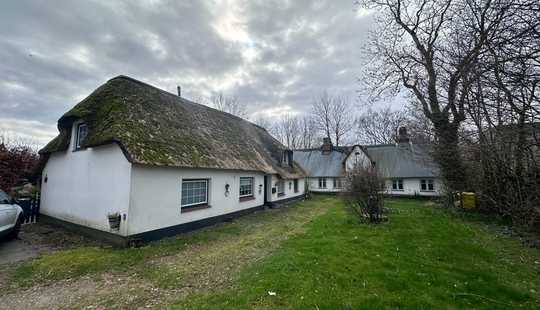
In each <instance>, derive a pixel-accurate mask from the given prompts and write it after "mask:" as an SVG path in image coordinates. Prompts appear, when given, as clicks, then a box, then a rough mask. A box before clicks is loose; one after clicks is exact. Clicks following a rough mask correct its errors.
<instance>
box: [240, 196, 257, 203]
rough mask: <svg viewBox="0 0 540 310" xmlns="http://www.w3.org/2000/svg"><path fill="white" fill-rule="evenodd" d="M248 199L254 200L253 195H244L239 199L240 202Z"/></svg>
mask: <svg viewBox="0 0 540 310" xmlns="http://www.w3.org/2000/svg"><path fill="white" fill-rule="evenodd" d="M250 200H255V196H245V197H240V199H239V201H240V202H244V201H250Z"/></svg>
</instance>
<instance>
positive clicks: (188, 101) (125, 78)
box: [107, 74, 268, 132]
mask: <svg viewBox="0 0 540 310" xmlns="http://www.w3.org/2000/svg"><path fill="white" fill-rule="evenodd" d="M114 80H128V81H130V82H133V83H136V84H139V85H141V86H145V87H150V88H153V89H155V90H157V91H160V92H162V93H164V94H166V95H168V96H173V97H174V98H175V99H176V100H181V101H182V102H184V103H188V104H195V105H198V106H201V107H203V108H206V109H210V110H214V111H216V112H219V113H223V114H226V115H228V116H232V117H234V118H237V119H239V120H241V121H244V122H247V123H249V124H251V125H253V126H256V127H258V128H260V129H263V130H264V131H266V132H268V130H266V128H264V127H262V126H259V125H257V124H255V123H253V122H251V121H249V120H247V119H244V118H242V117H240V116H236V115H234V114H231V113H229V112H225V111H221V110H219V109H216V108H214V107H210V106H207V105H205V104H202V103H199V102H195V101H193V100H189V99H186V98H184V97H181V96H178V95H176V94H174V93H171V92H169V91H166V90H164V89H161V88H159V87H157V86H154V85H151V84H148V83H146V82H143V81H140V80H137V79H135V78H132V77H130V76H127V75H123V74H121V75H117V76H115V77H113V78H110V79H109V80H107V83H108V82H111V81H114Z"/></svg>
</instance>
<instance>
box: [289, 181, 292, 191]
mask: <svg viewBox="0 0 540 310" xmlns="http://www.w3.org/2000/svg"><path fill="white" fill-rule="evenodd" d="M291 189H292V182H291V181H289V190H291Z"/></svg>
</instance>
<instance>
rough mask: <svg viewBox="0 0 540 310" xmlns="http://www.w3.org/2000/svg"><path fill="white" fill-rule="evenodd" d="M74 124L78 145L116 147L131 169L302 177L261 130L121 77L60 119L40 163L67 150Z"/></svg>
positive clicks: (278, 146) (274, 140) (250, 124)
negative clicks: (83, 126)
mask: <svg viewBox="0 0 540 310" xmlns="http://www.w3.org/2000/svg"><path fill="white" fill-rule="evenodd" d="M77 119H83V120H84V121H85V122H86V123H87V124H88V127H89V132H88V136H87V138H86V139H85V141H84V143H83V146H86V147H92V146H98V145H103V144H108V143H117V144H118V145H119V146H120V147H121V148H122V150H123V151H124V153H125V154H126V157H127V158H128V160H129V161H130V162H132V163H136V164H145V165H154V166H172V167H193V168H217V169H235V170H247V171H262V172H265V173H278V174H280V175H281V176H282V177H283V178H293V177H299V176H303V175H304V174H303V171H302V169H301V168H300V167H298V165H297V164H295V165H294V167H293V168H291V167H289V166H281V165H280V163H279V158H281V154H282V153H281V152H282V151H283V150H284V149H285V147H284V146H283V145H282V144H281V143H279V142H278V141H277V140H276V139H274V138H273V137H272V136H271V135H270V134H268V132H266V130H264V129H263V128H261V127H259V126H257V125H254V124H252V123H250V122H248V121H246V120H243V119H241V118H239V117H236V116H234V115H231V114H228V113H224V112H221V111H218V110H216V109H212V108H210V107H207V106H204V105H200V104H197V103H194V102H191V101H188V100H186V99H183V98H180V97H178V96H176V95H173V94H171V93H168V92H165V91H163V90H160V89H158V88H155V87H153V86H150V85H148V84H145V83H142V82H140V81H137V80H134V79H132V78H129V77H125V76H119V77H116V78H113V79H111V80H109V81H108V82H107V83H105V84H104V85H102V86H100V87H99V88H98V89H96V90H95V91H94V92H93V93H92V94H91V95H90V96H88V97H87V98H85V99H84V100H83V101H81V102H80V103H79V104H77V105H76V106H75V107H74V108H73V109H71V110H70V111H68V112H67V113H66V114H64V115H63V116H62V117H61V118H60V120H59V121H58V129H59V131H60V134H59V135H58V136H57V137H56V138H55V139H54V140H52V141H51V142H50V143H49V144H48V145H47V146H45V148H43V149H42V150H41V151H40V154H42V155H44V157H45V159H46V158H47V156H48V155H49V154H50V153H52V152H58V151H65V150H66V149H67V148H68V145H69V140H70V135H71V130H70V128H71V126H72V124H73V122H74V121H75V120H77Z"/></svg>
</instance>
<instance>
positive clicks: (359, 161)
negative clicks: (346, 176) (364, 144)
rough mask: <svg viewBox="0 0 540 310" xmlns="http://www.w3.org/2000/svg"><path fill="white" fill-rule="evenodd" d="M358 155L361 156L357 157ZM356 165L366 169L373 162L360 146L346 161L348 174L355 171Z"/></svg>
mask: <svg viewBox="0 0 540 310" xmlns="http://www.w3.org/2000/svg"><path fill="white" fill-rule="evenodd" d="M356 153H359V155H358V156H356ZM356 165H362V166H363V167H366V168H367V167H369V166H370V165H371V160H370V159H369V158H368V157H367V155H366V153H364V151H363V150H362V149H361V148H360V147H359V146H358V145H357V146H355V147H354V148H353V150H352V151H351V153H350V154H349V156H348V157H347V159H346V160H345V171H346V172H347V171H351V170H353V169H354V167H355V166H356Z"/></svg>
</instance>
